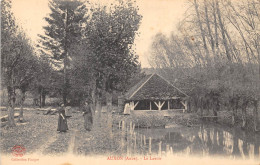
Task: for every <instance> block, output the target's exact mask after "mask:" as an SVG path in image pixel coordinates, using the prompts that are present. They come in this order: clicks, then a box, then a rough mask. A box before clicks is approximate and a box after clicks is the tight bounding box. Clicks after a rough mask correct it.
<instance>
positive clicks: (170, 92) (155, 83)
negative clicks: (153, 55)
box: [124, 74, 188, 100]
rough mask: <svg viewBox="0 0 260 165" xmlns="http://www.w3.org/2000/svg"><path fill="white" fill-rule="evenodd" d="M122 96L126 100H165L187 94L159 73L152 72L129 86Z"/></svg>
mask: <svg viewBox="0 0 260 165" xmlns="http://www.w3.org/2000/svg"><path fill="white" fill-rule="evenodd" d="M124 96H125V99H126V100H166V99H172V98H176V97H177V98H181V97H187V96H188V95H186V94H185V93H184V92H182V91H181V90H180V89H178V88H177V87H175V86H174V85H172V84H171V83H170V82H169V81H167V80H166V79H164V78H163V77H161V76H160V75H158V74H152V75H147V76H146V77H145V78H143V79H142V80H141V81H140V82H138V83H137V84H136V85H135V86H133V87H132V88H130V89H129V90H128V92H126V93H125V95H124Z"/></svg>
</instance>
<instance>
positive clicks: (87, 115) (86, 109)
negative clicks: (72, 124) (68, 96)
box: [83, 101, 93, 131]
mask: <svg viewBox="0 0 260 165" xmlns="http://www.w3.org/2000/svg"><path fill="white" fill-rule="evenodd" d="M83 117H84V127H85V129H86V130H87V131H91V128H92V125H93V118H92V112H91V107H90V105H89V104H88V102H87V101H86V102H85V105H84V106H83Z"/></svg>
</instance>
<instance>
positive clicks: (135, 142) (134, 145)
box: [134, 133, 136, 149]
mask: <svg viewBox="0 0 260 165" xmlns="http://www.w3.org/2000/svg"><path fill="white" fill-rule="evenodd" d="M134 138H135V141H134V149H136V133H134Z"/></svg>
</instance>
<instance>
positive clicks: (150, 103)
mask: <svg viewBox="0 0 260 165" xmlns="http://www.w3.org/2000/svg"><path fill="white" fill-rule="evenodd" d="M151 110H152V102H151V101H150V111H151Z"/></svg>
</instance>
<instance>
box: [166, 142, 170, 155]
mask: <svg viewBox="0 0 260 165" xmlns="http://www.w3.org/2000/svg"><path fill="white" fill-rule="evenodd" d="M169 151H170V146H169V144H167V145H166V154H167V155H168V154H169Z"/></svg>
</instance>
